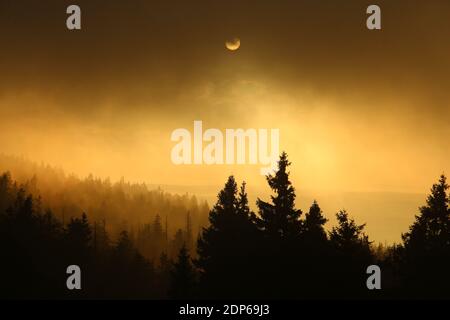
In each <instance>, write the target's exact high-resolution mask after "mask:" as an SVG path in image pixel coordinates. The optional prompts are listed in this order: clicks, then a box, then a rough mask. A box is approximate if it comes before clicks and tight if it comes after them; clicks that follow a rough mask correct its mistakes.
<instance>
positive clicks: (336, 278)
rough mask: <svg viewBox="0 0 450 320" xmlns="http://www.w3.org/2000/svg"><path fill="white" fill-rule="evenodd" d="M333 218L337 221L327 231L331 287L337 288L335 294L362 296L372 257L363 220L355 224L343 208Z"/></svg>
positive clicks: (364, 291)
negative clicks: (335, 224) (328, 232)
mask: <svg viewBox="0 0 450 320" xmlns="http://www.w3.org/2000/svg"><path fill="white" fill-rule="evenodd" d="M336 218H337V221H338V225H337V226H336V227H333V228H332V231H331V232H330V244H331V246H332V250H333V252H332V255H333V264H332V265H331V266H330V267H331V268H330V271H331V272H330V275H331V282H330V285H331V289H332V290H336V293H335V294H336V295H343V296H347V297H358V296H359V297H361V296H362V295H363V294H364V293H366V292H367V288H366V283H365V279H366V269H367V266H369V265H370V264H372V261H373V257H372V253H371V250H370V241H369V238H368V236H367V235H365V234H364V227H365V224H362V225H357V224H356V223H355V221H354V220H353V219H351V218H349V217H348V213H347V212H346V211H345V210H341V211H339V212H338V213H337V214H336Z"/></svg>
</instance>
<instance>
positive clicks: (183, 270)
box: [169, 246, 196, 299]
mask: <svg viewBox="0 0 450 320" xmlns="http://www.w3.org/2000/svg"><path fill="white" fill-rule="evenodd" d="M170 275H171V281H170V289H169V297H170V298H172V299H192V298H194V295H195V284H196V274H195V270H194V267H193V266H192V263H191V257H190V256H189V253H188V250H187V249H186V246H183V247H182V248H181V249H180V252H179V253H178V259H177V261H176V262H175V263H174V264H173V267H172V270H171V273H170Z"/></svg>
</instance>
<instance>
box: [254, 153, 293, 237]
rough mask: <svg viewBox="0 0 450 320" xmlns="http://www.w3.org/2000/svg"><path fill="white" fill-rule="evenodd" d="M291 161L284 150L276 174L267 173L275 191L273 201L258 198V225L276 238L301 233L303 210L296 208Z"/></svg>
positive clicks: (268, 180)
mask: <svg viewBox="0 0 450 320" xmlns="http://www.w3.org/2000/svg"><path fill="white" fill-rule="evenodd" d="M290 164H291V163H290V162H289V160H288V157H287V154H286V153H285V152H283V153H282V154H281V156H280V160H279V161H278V170H277V171H276V172H275V174H274V175H271V174H269V175H267V177H266V179H267V182H268V184H269V186H270V188H271V189H272V191H273V192H274V193H275V194H274V195H272V196H271V199H272V203H268V202H264V201H262V200H261V199H258V200H257V206H258V208H259V216H260V218H259V219H258V226H259V227H260V228H261V230H262V231H264V233H266V234H267V235H269V236H270V237H275V238H294V237H297V236H299V235H300V232H301V222H300V215H301V214H302V212H301V210H298V209H296V208H295V189H294V187H293V186H292V183H291V181H290V180H289V171H287V169H288V167H289V165H290Z"/></svg>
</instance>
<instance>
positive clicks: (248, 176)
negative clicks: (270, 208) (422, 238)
mask: <svg viewBox="0 0 450 320" xmlns="http://www.w3.org/2000/svg"><path fill="white" fill-rule="evenodd" d="M69 4H72V2H70V1H50V0H44V1H39V2H38V1H8V0H2V1H1V2H0V41H1V44H0V73H1V78H0V127H1V130H0V145H1V152H3V153H6V154H16V155H24V156H26V157H28V158H30V159H32V160H36V161H44V162H47V163H50V164H54V165H58V166H61V167H63V168H64V169H65V170H66V171H68V172H75V173H77V174H80V175H86V174H88V173H90V172H92V173H94V174H95V175H98V176H102V177H106V176H109V177H111V178H112V179H119V178H120V177H121V176H124V177H125V178H126V179H129V180H132V181H146V182H149V183H153V184H167V185H182V186H194V185H195V186H205V185H207V186H210V185H211V186H220V185H222V183H223V182H224V181H225V179H226V177H227V176H228V175H229V174H235V175H236V176H237V178H238V180H242V179H245V180H247V182H248V184H249V185H250V186H251V187H252V188H254V190H263V188H265V179H264V177H262V176H261V175H260V174H259V168H260V165H212V166H206V165H200V166H198V165H197V166H195V165H190V166H186V165H181V166H176V165H174V164H172V162H171V158H170V151H171V148H172V147H173V146H174V144H175V143H173V142H171V141H170V135H171V132H172V131H173V130H174V129H176V128H187V129H189V130H192V126H193V121H194V120H202V121H203V126H204V127H205V129H206V128H218V129H222V130H225V129H226V128H244V129H246V128H279V129H280V149H282V150H286V151H287V152H288V154H289V156H290V159H291V161H292V162H293V166H292V169H291V171H292V178H293V181H294V183H295V185H296V187H297V189H299V191H301V190H305V192H306V190H310V191H311V192H312V193H314V192H317V194H324V193H327V192H360V193H361V192H363V193H367V192H406V193H421V194H424V193H426V192H428V189H429V188H430V186H431V184H432V183H433V182H435V181H436V180H437V178H438V176H439V175H440V174H441V173H442V172H446V173H447V174H448V171H449V164H450V161H449V158H450V151H449V150H450V148H449V145H450V143H449V136H450V135H449V133H450V126H449V119H450V107H449V101H450V78H449V74H450V41H449V30H450V2H448V1H444V0H443V1H437V0H433V1H427V2H415V3H414V4H413V3H412V1H406V0H399V1H395V2H393V1H377V4H378V5H379V6H380V7H381V11H382V30H380V31H369V30H367V29H366V27H365V19H366V17H367V15H366V14H365V10H366V8H367V6H368V5H370V4H372V3H371V2H369V1H356V0H355V1H335V0H323V1H320V3H319V1H300V0H296V1H286V0H281V1H268V0H262V1H261V0H259V1H256V0H252V1H237V0H232V1H195V0H194V1H181V0H176V1H165V0H164V1H163V0H157V1H154V0H152V1H144V0H133V1H93V0H89V1H77V4H78V5H79V6H80V7H81V10H82V30H79V31H69V30H67V29H66V26H65V19H66V17H67V15H66V13H65V9H66V7H67V6H68V5H69ZM233 37H239V38H240V39H241V47H240V48H239V50H237V51H233V52H231V51H228V50H226V49H225V47H224V43H225V41H226V40H227V39H230V38H233ZM265 191H266V192H267V190H265ZM214 192H216V190H215V189H214ZM308 192H309V191H308ZM349 201H350V200H349ZM307 205H309V204H302V206H304V207H307ZM378 205H379V204H377V205H375V204H374V206H378ZM414 205H415V202H414ZM331 208H332V210H335V209H336V208H335V206H331V205H330V210H331ZM412 209H414V210H416V207H415V206H413V207H412ZM390 210H394V209H393V208H391V209H390ZM370 211H371V212H372V211H376V208H375V207H372V208H370ZM413 213H414V212H413ZM413 213H410V215H412V214H413ZM330 214H331V213H330ZM402 214H407V213H402ZM408 214H409V213H408ZM402 228H403V225H402Z"/></svg>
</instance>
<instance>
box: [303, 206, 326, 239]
mask: <svg viewBox="0 0 450 320" xmlns="http://www.w3.org/2000/svg"><path fill="white" fill-rule="evenodd" d="M327 221H328V220H327V219H326V218H325V217H324V216H323V215H322V209H320V207H319V204H318V203H317V201H316V200H314V202H313V204H312V205H311V207H310V208H309V211H308V212H307V213H306V214H305V220H304V221H303V234H304V236H305V239H307V241H308V242H310V243H314V242H324V241H326V240H327V233H326V231H325V228H324V225H325V223H326V222H327Z"/></svg>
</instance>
